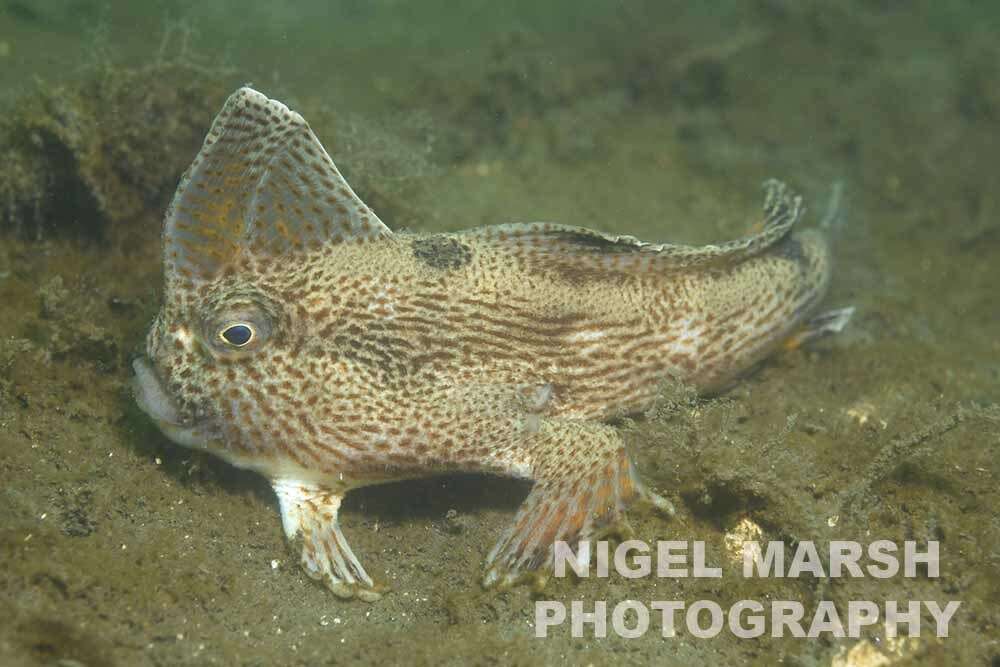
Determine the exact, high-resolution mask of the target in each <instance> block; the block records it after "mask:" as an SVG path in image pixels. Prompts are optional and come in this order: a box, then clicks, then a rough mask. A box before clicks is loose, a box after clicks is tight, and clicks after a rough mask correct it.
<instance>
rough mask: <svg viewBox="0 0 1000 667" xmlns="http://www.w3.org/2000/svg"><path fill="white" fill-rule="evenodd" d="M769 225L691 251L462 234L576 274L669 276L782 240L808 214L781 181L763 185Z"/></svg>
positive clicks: (527, 233)
mask: <svg viewBox="0 0 1000 667" xmlns="http://www.w3.org/2000/svg"><path fill="white" fill-rule="evenodd" d="M764 190H765V200H764V207H763V208H764V224H763V227H762V229H761V230H760V231H759V232H757V233H756V234H752V235H750V236H746V237H744V238H741V239H737V240H735V241H729V242H726V243H720V244H713V245H704V246H690V245H673V244H670V243H647V242H645V241H640V240H639V239H637V238H635V237H634V236H624V235H612V234H605V233H603V232H598V231H593V230H591V229H586V228H584V227H572V226H569V225H559V224H553V223H546V222H533V223H523V224H507V225H496V226H493V227H484V228H482V229H472V230H468V231H466V232H460V233H462V234H468V235H473V236H478V237H480V238H483V239H485V240H487V241H488V242H491V243H494V244H496V245H498V246H502V247H504V248H506V249H507V250H509V251H510V252H513V253H514V254H515V255H517V256H518V257H520V258H521V259H523V260H525V261H527V262H529V263H533V264H537V265H538V266H540V267H543V268H544V267H549V268H553V269H557V270H561V271H569V272H570V273H573V274H578V275H579V274H595V275H596V274H601V273H642V272H669V271H673V270H683V269H689V268H693V267H700V266H707V265H712V264H722V265H727V264H734V263H737V262H740V261H742V260H744V259H746V258H748V257H752V256H754V255H757V254H759V253H761V252H763V251H764V250H766V249H767V248H769V247H771V246H773V245H774V244H775V243H777V242H778V241H780V240H781V239H783V238H784V237H785V236H786V235H787V234H788V232H789V231H790V230H791V229H792V227H793V226H794V225H795V223H796V222H798V220H799V218H801V216H802V213H803V211H804V207H803V205H802V198H801V197H799V196H796V195H793V194H792V193H791V192H790V191H789V190H788V188H787V187H786V186H785V185H784V184H783V183H781V182H779V181H775V180H769V181H767V182H765V183H764Z"/></svg>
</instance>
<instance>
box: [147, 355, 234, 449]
mask: <svg viewBox="0 0 1000 667" xmlns="http://www.w3.org/2000/svg"><path fill="white" fill-rule="evenodd" d="M132 370H134V371H135V377H134V378H132V391H133V393H134V395H135V402H136V403H137V404H138V405H139V408H140V409H141V410H142V411H143V412H145V413H146V414H147V415H149V416H150V417H151V418H152V419H153V421H155V422H156V425H157V426H159V427H160V430H161V431H163V433H164V435H166V436H167V437H168V438H170V439H171V440H173V441H174V442H176V443H177V444H179V445H184V446H185V447H192V448H195V449H205V448H207V446H208V444H209V443H210V442H212V441H214V440H217V439H218V428H217V426H216V424H215V421H214V420H212V419H207V418H206V419H200V420H192V419H190V418H185V417H182V416H181V413H180V410H179V409H178V408H177V404H176V402H175V401H174V400H173V399H172V398H171V397H170V394H168V393H167V391H166V389H165V387H164V384H163V381H162V380H161V379H160V376H159V375H158V374H157V372H156V369H155V368H154V367H153V365H152V364H150V363H149V360H148V359H146V358H145V357H138V358H136V359H135V360H134V361H133V362H132Z"/></svg>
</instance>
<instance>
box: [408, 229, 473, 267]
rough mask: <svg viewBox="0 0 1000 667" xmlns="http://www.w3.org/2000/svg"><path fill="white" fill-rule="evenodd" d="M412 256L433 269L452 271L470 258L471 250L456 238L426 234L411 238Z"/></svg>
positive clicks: (463, 264) (466, 262)
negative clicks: (423, 236)
mask: <svg viewBox="0 0 1000 667" xmlns="http://www.w3.org/2000/svg"><path fill="white" fill-rule="evenodd" d="M413 256H414V257H416V258H417V259H419V260H420V261H422V262H424V263H425V264H427V265H428V266H430V267H433V268H435V269H442V270H444V271H454V270H455V269H460V268H462V267H463V266H465V265H466V264H468V263H469V261H471V260H472V250H471V249H470V248H469V246H467V245H465V244H464V243H461V242H459V241H458V239H454V238H451V237H448V236H443V235H437V236H427V237H425V238H420V239H414V240H413Z"/></svg>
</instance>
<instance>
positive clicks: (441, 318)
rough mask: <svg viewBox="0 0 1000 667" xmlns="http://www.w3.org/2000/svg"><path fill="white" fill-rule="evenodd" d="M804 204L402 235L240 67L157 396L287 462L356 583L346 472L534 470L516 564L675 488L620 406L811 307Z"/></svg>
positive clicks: (506, 562) (291, 507)
mask: <svg viewBox="0 0 1000 667" xmlns="http://www.w3.org/2000/svg"><path fill="white" fill-rule="evenodd" d="M799 213H800V203H799V201H798V200H797V199H795V198H792V197H790V196H789V195H787V193H786V192H785V191H784V189H783V188H782V187H781V186H779V185H777V184H772V185H771V186H770V187H769V192H768V200H767V202H766V204H765V220H764V221H763V222H764V225H763V230H762V231H761V232H760V233H759V234H757V235H755V236H752V237H748V238H747V239H743V240H741V241H735V242H732V243H729V244H724V245H721V246H706V247H704V248H691V247H685V246H654V245H650V244H644V243H641V242H639V241H636V240H635V239H632V238H630V237H610V236H606V235H603V234H600V233H597V232H591V231H589V230H584V229H579V228H571V227H564V226H559V225H548V224H532V225H505V226H500V227H492V228H484V229H480V230H471V231H469V232H463V233H456V234H436V235H420V234H392V233H391V232H389V231H388V229H387V228H385V227H384V226H383V225H382V224H381V222H380V221H379V220H378V218H376V217H375V216H374V214H373V213H371V211H370V210H368V209H367V207H366V206H364V204H363V203H361V202H360V200H358V199H357V198H356V197H355V196H354V193H353V192H351V191H350V188H349V187H348V186H347V184H346V183H345V182H343V179H342V178H341V177H340V174H339V172H337V171H336V168H335V167H334V166H333V163H332V162H330V161H329V158H328V157H327V156H326V154H325V152H323V150H322V147H321V146H319V144H318V141H315V137H314V136H313V135H312V133H311V131H309V130H308V126H307V125H305V123H304V121H302V120H301V117H299V116H298V115H297V114H294V113H292V112H289V111H288V110H287V109H286V108H285V107H284V106H283V105H280V103H277V102H274V101H271V100H267V99H266V98H264V97H263V96H261V95H260V94H259V93H256V92H254V91H249V90H248V89H243V90H241V91H239V92H238V93H236V94H235V95H234V96H233V97H232V98H231V99H230V101H229V102H228V103H227V105H226V108H225V109H224V110H223V112H222V114H220V118H219V119H218V120H217V121H216V125H215V126H213V133H212V134H210V135H209V138H208V139H207V140H206V147H205V148H204V149H203V150H202V154H201V155H199V158H198V159H197V160H196V161H195V164H194V165H192V169H191V170H190V171H189V173H188V175H187V176H186V177H185V181H184V182H182V184H181V187H180V188H179V190H178V195H177V197H176V198H175V201H174V204H173V206H172V208H171V211H170V212H169V213H168V219H167V229H166V233H165V245H166V251H165V252H166V265H167V268H166V277H167V290H166V299H165V304H164V307H163V310H162V312H161V314H160V315H159V317H158V318H157V321H156V322H155V324H154V327H153V329H152V330H151V332H150V335H149V339H148V355H149V359H150V363H146V362H143V361H140V362H137V365H136V371H137V378H138V379H137V393H138V394H139V400H140V404H141V405H143V407H144V408H145V409H146V410H147V412H149V413H150V414H151V415H152V416H154V418H156V419H157V421H158V422H159V423H160V425H161V427H162V428H163V429H164V431H165V432H167V433H168V434H170V435H171V436H172V437H174V438H175V439H176V440H178V441H179V442H181V443H183V444H186V445H189V446H196V447H200V448H204V449H207V450H209V451H212V452H214V453H216V454H218V455H220V456H222V457H223V458H225V459H227V460H229V461H231V462H233V463H234V464H236V465H240V466H244V467H248V468H252V469H254V470H257V471H259V472H260V473H262V474H264V475H266V476H267V477H268V478H269V479H271V480H272V482H273V483H274V486H275V489H276V491H277V492H278V496H279V499H280V500H281V503H282V514H283V520H284V523H285V529H286V531H287V532H288V533H289V536H290V537H293V536H295V535H296V534H301V535H302V537H303V538H304V554H303V560H304V563H305V566H306V568H307V571H309V572H310V574H311V575H313V576H315V577H317V578H322V579H324V580H325V581H326V582H327V584H328V585H329V586H330V587H331V589H333V590H334V591H335V592H337V593H338V594H341V595H345V596H346V595H353V594H359V595H362V596H367V597H375V592H374V588H373V582H372V581H371V579H370V578H369V577H368V576H367V574H365V572H364V569H363V568H362V567H361V565H360V563H359V562H358V561H357V559H356V558H355V557H354V556H353V554H352V553H351V552H350V549H349V547H348V546H347V543H346V541H345V540H344V538H343V535H342V534H341V533H340V531H339V528H337V525H336V510H337V507H339V503H340V498H341V496H342V495H343V493H345V492H346V491H347V490H349V489H351V488H354V487H357V486H362V485H365V484H371V483H376V482H380V481H386V480H393V479H400V478H405V477H414V476H424V475H429V474H435V473H439V472H444V471H455V470H461V471H485V472H494V473H499V474H505V475H515V476H521V477H529V478H532V479H535V480H536V485H535V488H534V489H533V491H532V493H531V495H530V496H529V498H528V500H527V501H526V502H525V505H524V506H523V507H522V509H521V510H520V511H519V513H518V517H517V518H516V519H515V523H514V525H513V526H512V527H511V529H510V530H509V531H508V532H507V533H506V534H505V535H504V536H503V537H502V538H501V540H500V542H499V543H498V544H497V546H496V547H495V548H494V551H493V552H492V553H491V555H490V557H489V558H488V561H489V563H490V565H491V570H490V573H489V574H488V576H487V583H503V582H510V581H513V580H515V579H516V578H518V577H519V576H521V575H522V574H524V573H528V572H531V571H534V570H535V569H537V568H539V567H540V566H544V565H545V564H547V563H548V562H549V559H550V558H551V544H552V540H554V539H566V540H568V541H575V540H578V539H583V538H587V537H589V536H591V535H593V534H595V533H596V532H597V531H599V530H602V529H606V528H608V527H609V526H611V525H613V524H614V523H615V522H617V521H620V520H621V513H622V512H623V510H624V508H625V507H626V505H627V504H628V503H629V502H631V501H632V500H633V499H635V498H636V497H640V496H645V497H647V498H648V499H650V500H653V501H654V502H659V499H658V498H657V497H656V496H654V495H653V494H651V493H649V492H648V491H645V490H644V489H643V488H642V486H641V484H640V483H639V481H638V479H637V478H636V476H635V472H634V470H633V469H632V466H631V464H630V462H629V459H628V456H627V454H626V452H625V449H624V447H623V444H622V442H621V439H620V437H619V436H618V434H617V433H616V432H615V431H614V430H613V429H612V428H610V427H608V426H606V425H604V424H602V423H601V421H602V420H606V419H608V418H609V417H613V416H615V415H620V414H624V413H629V412H636V411H639V410H642V409H643V408H644V407H646V406H648V405H649V403H650V401H651V400H652V399H653V397H654V395H655V393H656V390H657V387H658V386H659V385H660V383H661V382H662V381H663V380H664V379H666V378H667V377H671V376H672V377H676V378H679V379H683V380H686V381H687V382H690V383H693V384H695V385H696V386H698V387H699V388H701V389H703V390H711V389H715V388H719V387H721V386H723V385H725V384H726V383H728V382H730V381H732V380H733V379H734V378H735V377H736V376H737V375H738V374H740V373H741V372H743V371H745V370H746V369H748V368H749V367H751V366H752V365H753V364H754V363H756V362H757V361H759V360H760V359H761V358H763V357H764V356H765V355H766V354H767V353H768V352H770V351H771V350H773V349H774V347H775V346H777V345H778V344H780V343H781V342H782V341H783V340H784V339H786V338H787V337H788V336H789V335H790V334H791V333H792V332H793V330H795V329H796V328H798V327H800V326H801V325H802V323H803V322H804V321H805V318H806V317H807V316H808V315H809V314H810V313H811V312H812V310H813V309H814V306H815V305H816V304H817V302H818V301H819V299H820V298H821V297H822V295H823V293H824V291H825V287H826V284H827V280H828V276H829V265H828V255H827V250H826V245H825V243H824V241H823V239H822V238H821V237H820V236H819V235H818V234H817V233H814V232H804V233H795V234H791V233H789V230H790V228H791V226H792V224H793V223H794V222H795V220H796V219H797V218H798V216H799ZM247 335H249V339H248V340H247V341H246V342H245V343H244V342H243V338H244V337H247ZM234 341H235V342H234ZM236 343H239V344H236Z"/></svg>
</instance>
